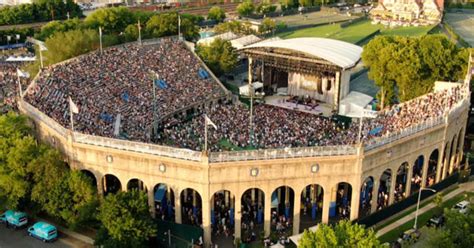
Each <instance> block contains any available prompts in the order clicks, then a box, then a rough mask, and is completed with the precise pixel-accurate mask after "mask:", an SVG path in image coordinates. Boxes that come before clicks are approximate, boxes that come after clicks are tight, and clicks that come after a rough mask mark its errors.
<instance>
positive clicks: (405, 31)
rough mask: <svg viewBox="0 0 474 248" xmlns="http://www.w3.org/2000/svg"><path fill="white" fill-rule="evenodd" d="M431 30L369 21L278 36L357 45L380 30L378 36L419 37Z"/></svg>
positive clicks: (321, 27) (334, 25) (333, 25)
mask: <svg viewBox="0 0 474 248" xmlns="http://www.w3.org/2000/svg"><path fill="white" fill-rule="evenodd" d="M431 28H432V26H427V27H398V28H386V27H384V26H383V25H382V24H377V25H373V24H371V23H370V20H366V21H361V22H357V23H355V24H352V25H350V26H348V27H346V28H341V27H340V25H339V24H328V25H323V26H318V27H312V28H305V29H300V30H296V31H292V32H286V33H282V34H280V35H279V36H280V37H281V38H283V39H289V38H298V37H322V38H331V39H336V40H342V41H346V42H350V43H357V42H358V41H360V40H362V39H364V38H365V37H367V36H368V35H369V34H371V33H373V32H375V31H377V30H380V32H381V33H380V35H402V36H420V35H424V34H427V33H428V31H429V30H430V29H431Z"/></svg>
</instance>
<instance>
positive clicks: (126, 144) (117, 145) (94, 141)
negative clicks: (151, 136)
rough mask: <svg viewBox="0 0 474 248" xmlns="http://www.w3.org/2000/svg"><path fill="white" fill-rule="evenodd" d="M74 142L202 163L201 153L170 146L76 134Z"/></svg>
mask: <svg viewBox="0 0 474 248" xmlns="http://www.w3.org/2000/svg"><path fill="white" fill-rule="evenodd" d="M74 142H76V143H81V144H87V145H95V146H102V147H107V148H113V149H119V150H123V151H131V152H139V153H145V154H150V155H156V156H163V157H170V158H179V159H185V160H190V161H201V159H202V154H201V152H197V151H192V150H189V149H182V148H174V147H169V146H160V145H153V144H148V143H143V142H135V141H128V140H119V139H113V138H105V137H100V136H94V135H87V134H81V133H78V132H74Z"/></svg>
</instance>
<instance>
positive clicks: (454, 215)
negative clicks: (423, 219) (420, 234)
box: [427, 209, 474, 248]
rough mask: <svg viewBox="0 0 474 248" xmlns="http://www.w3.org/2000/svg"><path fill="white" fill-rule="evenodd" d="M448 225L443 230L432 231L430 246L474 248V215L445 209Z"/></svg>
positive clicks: (429, 239) (471, 212)
mask: <svg viewBox="0 0 474 248" xmlns="http://www.w3.org/2000/svg"><path fill="white" fill-rule="evenodd" d="M444 216H445V218H446V223H445V225H444V228H443V229H438V230H436V231H432V232H433V233H432V235H429V236H427V237H428V244H429V246H430V247H434V248H451V247H452V248H454V247H473V246H474V213H473V211H470V212H469V213H468V214H467V215H464V214H461V213H459V212H458V211H455V210H451V209H445V210H444Z"/></svg>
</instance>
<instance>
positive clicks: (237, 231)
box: [234, 197, 242, 239]
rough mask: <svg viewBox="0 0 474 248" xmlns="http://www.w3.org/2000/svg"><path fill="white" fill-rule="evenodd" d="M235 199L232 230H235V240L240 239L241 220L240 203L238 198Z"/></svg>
mask: <svg viewBox="0 0 474 248" xmlns="http://www.w3.org/2000/svg"><path fill="white" fill-rule="evenodd" d="M234 198H235V206H234V220H235V221H234V230H235V234H234V235H235V238H236V239H237V238H238V239H240V238H241V228H242V224H241V219H242V203H241V198H240V197H234Z"/></svg>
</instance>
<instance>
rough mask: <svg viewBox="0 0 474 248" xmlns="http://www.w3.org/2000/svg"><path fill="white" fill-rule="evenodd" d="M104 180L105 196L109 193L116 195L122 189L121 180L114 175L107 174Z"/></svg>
mask: <svg viewBox="0 0 474 248" xmlns="http://www.w3.org/2000/svg"><path fill="white" fill-rule="evenodd" d="M102 180H104V181H103V183H104V195H107V194H109V193H112V194H115V193H117V192H119V191H120V190H121V189H122V184H121V183H120V180H119V179H118V178H117V177H116V176H114V175H112V174H106V175H105V176H104V177H103V178H102Z"/></svg>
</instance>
